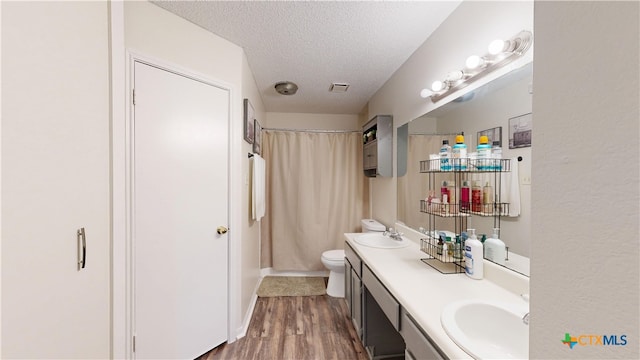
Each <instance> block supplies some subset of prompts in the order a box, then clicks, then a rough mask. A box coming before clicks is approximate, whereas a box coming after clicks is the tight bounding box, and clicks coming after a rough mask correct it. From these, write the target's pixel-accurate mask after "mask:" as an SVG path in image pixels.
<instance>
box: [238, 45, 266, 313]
mask: <svg viewBox="0 0 640 360" xmlns="http://www.w3.org/2000/svg"><path fill="white" fill-rule="evenodd" d="M242 98H243V100H244V99H249V101H250V102H251V106H252V107H253V109H254V111H255V116H256V118H257V119H258V121H261V120H262V119H264V117H265V112H264V105H263V104H262V98H261V97H260V92H259V90H258V87H257V86H256V82H255V79H254V77H253V73H252V72H251V69H250V68H249V63H248V61H247V57H246V56H244V55H243V56H242ZM243 102H244V101H243ZM243 121H244V113H243ZM261 122H263V121H261ZM243 126H244V124H243ZM250 152H251V153H252V152H253V145H252V144H249V143H248V142H246V141H242V154H241V155H242V156H241V158H242V160H241V163H242V185H243V186H242V214H241V218H242V244H241V246H240V249H241V250H240V263H241V268H240V284H241V298H240V301H241V309H242V311H243V313H242V315H243V317H244V321H248V320H249V319H250V318H251V312H250V311H252V310H253V307H251V305H252V304H253V302H252V301H253V296H254V291H255V290H256V287H257V285H258V282H259V281H260V223H259V222H257V221H254V220H253V219H252V218H251V207H250V206H249V205H250V202H249V201H250V195H249V194H251V182H250V174H251V173H250V167H251V164H253V162H252V161H250V160H249V159H248V157H247V154H248V153H250Z"/></svg>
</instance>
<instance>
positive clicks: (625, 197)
mask: <svg viewBox="0 0 640 360" xmlns="http://www.w3.org/2000/svg"><path fill="white" fill-rule="evenodd" d="M639 15H640V3H638V2H636V1H634V2H545V1H542V2H536V6H535V27H536V32H535V35H536V53H535V61H534V68H535V69H534V75H533V83H534V94H533V114H534V118H533V137H534V138H535V139H536V140H535V141H536V143H535V145H534V146H535V147H534V148H533V178H532V182H533V185H532V199H533V208H532V212H533V229H535V230H534V233H535V240H534V241H533V243H532V249H531V251H532V260H533V261H532V262H531V324H532V326H531V333H530V340H531V345H530V347H529V348H530V351H531V357H532V358H539V359H542V358H545V359H551V358H565V359H569V358H571V359H587V358H592V359H604V358H607V359H614V358H615V359H622V358H626V359H638V358H640V346H639V344H638V339H640V332H639V326H640V324H639V322H640V320H639V319H640V316H639V315H640V314H639V312H638V311H639V305H640V303H639V298H638V297H639V295H638V287H639V286H640V277H639V273H640V271H639V270H640V268H639V260H640V259H639V257H640V256H639V254H640V251H639V250H640V247H639V244H640V242H639V241H638V237H639V235H640V234H639V229H638V219H639V218H640V215H639V207H640V183H639V172H640V168H639V164H640V161H638V155H639V154H640V144H639V134H640V132H639V130H640V129H639V119H640V111H639V105H640V104H639V103H640V84H639V83H638V81H639V79H640V69H639V67H638V64H639V63H640V62H639V60H640V59H639V54H640V45H639V44H640V38H639V33H640V31H639V30H640V22H639ZM565 333H569V334H570V335H571V336H576V337H577V336H579V335H582V334H596V335H618V336H620V335H623V334H625V335H626V336H627V341H628V342H627V345H626V346H579V345H577V346H575V347H574V348H573V350H569V349H568V347H567V346H566V345H562V344H561V343H560V341H559V340H561V339H563V338H564V335H565Z"/></svg>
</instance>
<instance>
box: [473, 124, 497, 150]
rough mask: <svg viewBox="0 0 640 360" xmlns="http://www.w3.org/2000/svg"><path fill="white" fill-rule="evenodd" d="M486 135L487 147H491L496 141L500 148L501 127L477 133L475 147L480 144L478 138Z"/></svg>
mask: <svg viewBox="0 0 640 360" xmlns="http://www.w3.org/2000/svg"><path fill="white" fill-rule="evenodd" d="M483 135H486V136H487V137H488V138H489V145H493V142H494V141H498V142H499V145H500V147H502V126H497V127H494V128H491V129H487V130H482V131H478V137H477V138H476V145H478V144H480V136H483Z"/></svg>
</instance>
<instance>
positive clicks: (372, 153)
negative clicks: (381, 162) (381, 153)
mask: <svg viewBox="0 0 640 360" xmlns="http://www.w3.org/2000/svg"><path fill="white" fill-rule="evenodd" d="M362 156H363V158H362V163H363V165H364V169H365V170H368V169H375V168H377V167H378V144H377V141H374V142H373V143H369V144H366V145H365V146H364V148H363V149H362Z"/></svg>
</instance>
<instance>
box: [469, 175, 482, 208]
mask: <svg viewBox="0 0 640 360" xmlns="http://www.w3.org/2000/svg"><path fill="white" fill-rule="evenodd" d="M471 211H473V212H481V211H482V188H481V187H480V184H479V183H478V182H477V181H474V182H473V187H472V188H471Z"/></svg>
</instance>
